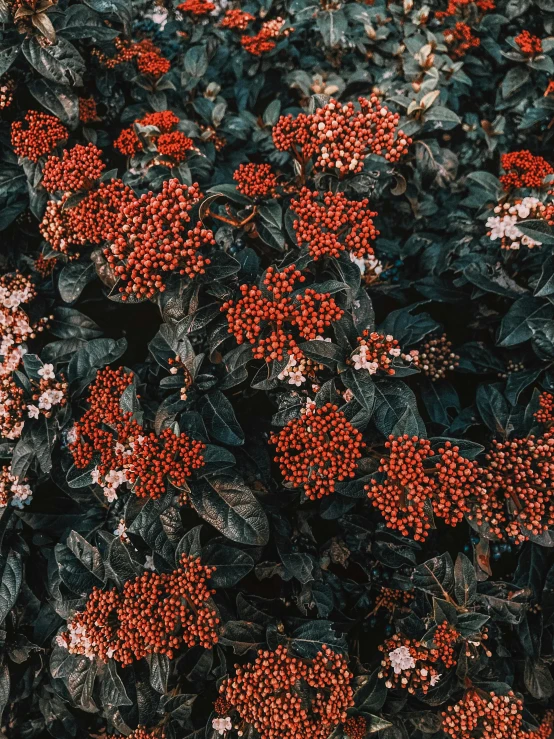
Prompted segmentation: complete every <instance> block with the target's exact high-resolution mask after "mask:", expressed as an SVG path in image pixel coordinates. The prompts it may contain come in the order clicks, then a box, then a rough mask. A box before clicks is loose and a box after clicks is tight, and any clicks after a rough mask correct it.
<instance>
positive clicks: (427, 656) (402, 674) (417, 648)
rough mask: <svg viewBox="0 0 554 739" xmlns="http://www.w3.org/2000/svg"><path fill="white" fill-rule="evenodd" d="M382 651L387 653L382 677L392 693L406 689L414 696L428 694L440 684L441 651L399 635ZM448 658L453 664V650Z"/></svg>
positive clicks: (386, 643)
mask: <svg viewBox="0 0 554 739" xmlns="http://www.w3.org/2000/svg"><path fill="white" fill-rule="evenodd" d="M379 650H380V651H381V652H383V659H382V660H381V670H380V671H379V677H380V678H381V679H384V680H385V681H386V682H385V685H386V686H387V688H389V689H390V688H405V689H406V690H407V691H408V693H411V694H413V693H415V692H416V690H421V691H422V692H423V693H427V692H428V691H429V688H432V687H433V686H434V685H436V684H437V682H438V681H439V680H440V677H441V674H440V672H439V670H438V666H439V665H438V663H439V662H440V661H441V652H440V650H439V649H429V648H428V647H426V646H425V645H424V644H422V643H421V642H419V641H415V640H413V639H408V638H406V637H403V636H400V635H399V634H395V635H394V636H392V637H391V638H390V639H388V640H387V641H386V642H385V643H384V644H380V645H379ZM446 657H447V659H449V660H451V655H450V650H449V649H448V650H447V652H446ZM445 668H446V665H445Z"/></svg>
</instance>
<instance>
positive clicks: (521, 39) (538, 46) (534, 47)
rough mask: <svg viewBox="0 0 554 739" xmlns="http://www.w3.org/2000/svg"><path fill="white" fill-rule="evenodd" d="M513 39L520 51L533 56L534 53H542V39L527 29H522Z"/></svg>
mask: <svg viewBox="0 0 554 739" xmlns="http://www.w3.org/2000/svg"><path fill="white" fill-rule="evenodd" d="M514 41H515V42H516V44H517V45H518V46H519V48H520V49H521V51H522V52H523V53H524V54H526V55H527V56H535V55H536V54H542V41H541V39H540V38H539V37H538V36H533V34H532V33H529V31H526V30H525V31H522V32H521V33H520V34H518V35H517V36H516V37H515V38H514Z"/></svg>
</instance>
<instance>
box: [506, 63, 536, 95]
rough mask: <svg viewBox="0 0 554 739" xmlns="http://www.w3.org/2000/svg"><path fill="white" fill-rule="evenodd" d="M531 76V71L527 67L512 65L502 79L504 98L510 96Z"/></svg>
mask: <svg viewBox="0 0 554 739" xmlns="http://www.w3.org/2000/svg"><path fill="white" fill-rule="evenodd" d="M529 77H530V73H529V70H528V69H527V68H526V67H524V66H517V67H512V68H511V69H510V70H508V72H507V74H506V76H505V77H504V79H503V80H502V87H501V89H502V97H503V98H504V99H507V98H509V97H510V96H511V95H513V94H514V92H517V91H518V90H519V89H520V87H523V85H525V84H526V83H527V82H528V80H529Z"/></svg>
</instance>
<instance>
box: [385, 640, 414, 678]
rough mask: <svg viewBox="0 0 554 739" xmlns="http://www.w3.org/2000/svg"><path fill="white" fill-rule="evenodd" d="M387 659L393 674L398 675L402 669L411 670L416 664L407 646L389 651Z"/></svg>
mask: <svg viewBox="0 0 554 739" xmlns="http://www.w3.org/2000/svg"><path fill="white" fill-rule="evenodd" d="M389 659H390V661H391V665H392V667H393V669H394V674H395V675H400V673H401V672H402V671H403V670H413V669H414V667H415V666H416V663H415V660H414V658H413V657H412V655H411V653H410V650H409V649H408V647H397V648H396V649H393V651H392V652H389Z"/></svg>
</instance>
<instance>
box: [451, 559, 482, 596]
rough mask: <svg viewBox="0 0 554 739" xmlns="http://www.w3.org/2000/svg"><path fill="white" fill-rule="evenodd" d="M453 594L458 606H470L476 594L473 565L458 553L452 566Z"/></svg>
mask: <svg viewBox="0 0 554 739" xmlns="http://www.w3.org/2000/svg"><path fill="white" fill-rule="evenodd" d="M454 594H455V596H456V600H457V601H458V603H459V604H460V605H463V606H470V605H471V604H472V603H473V602H474V600H475V596H476V594H477V578H476V576H475V570H474V568H473V563H472V562H471V561H470V560H469V559H468V558H467V557H466V555H465V554H463V553H462V552H460V553H459V554H458V557H457V559H456V564H455V565H454Z"/></svg>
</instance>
